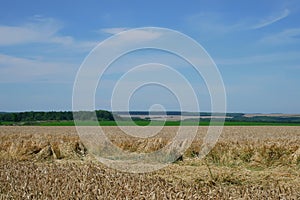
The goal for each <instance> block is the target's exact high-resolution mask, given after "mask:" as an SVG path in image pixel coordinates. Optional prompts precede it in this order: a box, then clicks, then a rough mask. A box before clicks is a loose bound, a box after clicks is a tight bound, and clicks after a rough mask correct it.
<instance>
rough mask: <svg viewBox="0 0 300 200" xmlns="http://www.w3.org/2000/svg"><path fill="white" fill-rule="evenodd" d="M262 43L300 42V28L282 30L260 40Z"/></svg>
mask: <svg viewBox="0 0 300 200" xmlns="http://www.w3.org/2000/svg"><path fill="white" fill-rule="evenodd" d="M260 42H261V43H267V44H273V45H278V44H299V42H300V28H293V29H286V30H284V31H282V32H279V33H275V34H272V35H269V36H266V37H264V38H262V39H261V40H260Z"/></svg>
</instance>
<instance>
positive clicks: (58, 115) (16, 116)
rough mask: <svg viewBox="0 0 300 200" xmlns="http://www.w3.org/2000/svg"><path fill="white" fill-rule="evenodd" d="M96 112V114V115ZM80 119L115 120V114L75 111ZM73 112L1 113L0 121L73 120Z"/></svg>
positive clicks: (101, 111)
mask: <svg viewBox="0 0 300 200" xmlns="http://www.w3.org/2000/svg"><path fill="white" fill-rule="evenodd" d="M95 113H96V115H95ZM74 115H75V116H76V119H78V120H96V118H97V120H99V121H113V120H114V118H113V115H112V113H111V112H109V111H105V110H96V111H95V112H92V111H78V112H74ZM73 119H74V118H73V112H71V111H51V112H33V111H31V112H19V113H0V121H6V122H26V121H52V120H56V121H63V120H66V121H68V120H73Z"/></svg>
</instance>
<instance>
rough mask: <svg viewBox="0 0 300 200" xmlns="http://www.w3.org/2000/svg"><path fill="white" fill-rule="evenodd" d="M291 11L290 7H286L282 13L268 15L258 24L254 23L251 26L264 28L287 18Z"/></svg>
mask: <svg viewBox="0 0 300 200" xmlns="http://www.w3.org/2000/svg"><path fill="white" fill-rule="evenodd" d="M289 14H290V11H289V10H288V9H284V10H283V11H282V12H280V13H276V14H273V15H270V16H268V17H267V18H265V19H262V20H261V21H260V22H259V23H258V24H256V25H253V26H252V27H251V28H252V29H259V28H263V27H266V26H269V25H271V24H273V23H275V22H277V21H279V20H282V19H284V18H286V17H287V16H289Z"/></svg>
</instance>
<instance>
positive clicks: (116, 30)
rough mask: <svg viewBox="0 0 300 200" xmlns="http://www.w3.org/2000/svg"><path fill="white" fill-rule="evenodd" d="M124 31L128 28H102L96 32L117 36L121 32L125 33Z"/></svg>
mask: <svg viewBox="0 0 300 200" xmlns="http://www.w3.org/2000/svg"><path fill="white" fill-rule="evenodd" d="M126 30H128V28H125V27H118V28H103V29H100V31H97V32H101V33H108V34H117V33H120V32H122V31H126Z"/></svg>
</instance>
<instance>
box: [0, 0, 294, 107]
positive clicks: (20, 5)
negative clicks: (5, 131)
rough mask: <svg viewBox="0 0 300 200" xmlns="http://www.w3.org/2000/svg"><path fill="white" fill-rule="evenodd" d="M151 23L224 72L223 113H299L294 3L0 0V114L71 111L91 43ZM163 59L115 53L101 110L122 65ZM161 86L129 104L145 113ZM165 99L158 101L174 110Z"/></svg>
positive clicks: (205, 100) (202, 94)
mask: <svg viewBox="0 0 300 200" xmlns="http://www.w3.org/2000/svg"><path fill="white" fill-rule="evenodd" d="M147 26H152V27H164V28H170V29H174V30H178V31H180V32H182V33H184V34H186V35H188V36H190V37H191V38H193V39H194V40H196V41H197V42H199V43H200V44H201V45H202V46H203V47H204V48H205V49H206V51H207V52H208V53H209V54H210V56H211V57H212V59H213V60H214V61H215V63H216V64H217V66H218V68H219V70H220V72H221V75H222V77H223V81H224V84H225V87H226V91H227V106H228V111H229V112H248V113H255V112H264V113H300V104H299V102H300V92H299V91H300V90H299V88H300V78H299V75H300V3H299V1H297V0H289V1H284V0H280V1H279V0H275V1H271V0H268V1H266V0H261V1H259V0H254V1H238V0H235V1H233V0H228V1H215V0H212V1H156V0H152V1H114V0H112V1H85V2H83V1H77V2H74V1H55V0H54V1H2V2H1V7H0V99H1V100H0V111H25V110H26V111H29V110H71V109H72V89H73V83H74V80H75V76H76V73H77V71H78V69H79V67H80V65H81V63H82V61H83V60H84V58H85V57H86V56H87V55H88V53H89V52H90V51H91V50H92V49H93V48H94V47H95V45H97V44H98V43H99V42H101V41H103V40H105V39H106V38H108V37H110V36H111V35H112V34H115V33H118V32H119V31H122V30H126V29H130V28H138V27H147ZM168 56H170V55H167V54H166V55H164V53H160V52H142V53H136V54H135V55H131V56H130V55H129V57H128V58H127V59H125V58H124V59H123V60H122V59H120V61H119V63H117V64H115V68H113V66H112V68H111V70H112V72H115V73H108V74H107V76H106V79H107V80H108V82H107V83H106V85H105V88H104V89H101V87H99V91H98V92H97V96H96V100H97V105H96V106H97V108H99V109H100V108H101V109H110V95H111V90H112V88H113V85H110V84H109V83H111V84H112V83H113V82H114V81H115V80H117V79H118V78H119V77H120V76H121V75H122V67H124V66H125V65H129V64H130V63H132V64H135V63H140V62H139V61H142V62H148V61H155V59H157V60H158V61H162V60H166V59H167V60H171V58H169V57H168ZM136 60H138V61H136ZM173 62H174V60H173ZM170 64H172V62H171V63H170ZM173 64H174V63H173ZM176 64H177V65H179V64H180V65H182V66H183V65H185V63H181V62H180V61H178V62H177V61H176ZM181 72H182V73H183V74H185V75H186V76H187V78H188V79H189V80H190V81H191V84H192V85H193V87H194V88H195V90H197V88H198V90H199V91H196V93H197V95H198V97H199V99H200V102H201V105H200V107H201V108H202V111H209V109H210V105H209V97H208V95H207V91H206V90H205V87H203V82H201V80H200V81H197V77H194V75H193V71H191V70H187V67H185V68H182V69H181ZM109 81H110V82H109ZM199 88H201V89H199ZM160 90H161V88H158V89H157V91H156V90H155V88H145V89H144V90H143V92H142V93H136V94H135V95H134V98H136V101H135V103H134V102H133V103H132V107H131V108H132V109H144V110H146V109H148V108H149V106H151V104H154V103H157V100H158V99H159V98H157V97H156V98H153V95H151V93H152V94H153V93H156V92H157V93H158V94H159V91H160ZM163 93H164V92H163V91H161V93H160V94H161V95H165V94H166V93H167V92H165V94H163ZM149 94H150V95H149ZM171 96H172V95H171ZM169 98H170V101H163V99H167V97H163V98H160V99H159V103H162V104H164V106H165V107H166V109H177V107H176V106H178V105H177V104H176V101H175V100H174V101H173V100H172V99H174V97H173V96H172V97H169Z"/></svg>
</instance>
